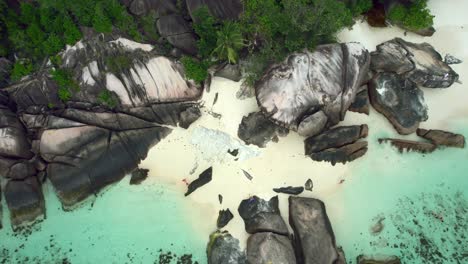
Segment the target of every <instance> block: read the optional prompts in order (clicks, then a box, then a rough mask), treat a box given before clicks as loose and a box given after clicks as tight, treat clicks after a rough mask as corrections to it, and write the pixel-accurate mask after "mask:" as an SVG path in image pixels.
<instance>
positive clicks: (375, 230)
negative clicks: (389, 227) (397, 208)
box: [370, 216, 385, 235]
mask: <svg viewBox="0 0 468 264" xmlns="http://www.w3.org/2000/svg"><path fill="white" fill-rule="evenodd" d="M384 220H385V217H383V216H381V217H378V218H377V219H376V223H375V224H374V225H372V227H371V229H370V231H371V234H373V235H377V234H380V233H381V232H382V230H383V229H384V227H385V225H384V223H383V221H384Z"/></svg>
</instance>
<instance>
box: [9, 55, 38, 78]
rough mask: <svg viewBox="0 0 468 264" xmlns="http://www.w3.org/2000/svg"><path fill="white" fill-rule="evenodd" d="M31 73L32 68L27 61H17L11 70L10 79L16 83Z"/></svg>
mask: <svg viewBox="0 0 468 264" xmlns="http://www.w3.org/2000/svg"><path fill="white" fill-rule="evenodd" d="M32 71H33V66H32V64H31V62H30V61H29V60H17V61H16V62H15V64H14V65H13V69H12V70H11V77H10V78H11V79H12V80H13V81H18V80H20V79H21V78H22V77H24V76H26V75H28V74H30V73H31V72H32Z"/></svg>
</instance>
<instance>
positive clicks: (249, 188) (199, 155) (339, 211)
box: [141, 0, 468, 246]
mask: <svg viewBox="0 0 468 264" xmlns="http://www.w3.org/2000/svg"><path fill="white" fill-rule="evenodd" d="M429 5H430V8H431V10H432V12H433V14H434V15H435V28H436V30H437V32H436V33H435V34H434V36H433V37H429V38H427V37H421V36H418V35H415V34H412V33H407V35H405V33H404V31H403V30H401V29H399V28H396V27H389V28H371V27H370V26H369V25H368V24H367V23H366V22H358V23H356V25H354V27H353V28H352V29H351V30H344V31H343V32H341V33H340V34H339V40H340V41H341V42H352V41H354V42H361V43H362V44H364V45H365V47H366V48H367V49H368V50H369V51H373V50H375V47H376V45H378V44H380V43H382V42H384V41H387V40H390V39H392V38H395V37H401V38H404V39H405V40H408V41H412V42H417V43H420V42H428V43H430V44H432V45H433V46H434V47H435V48H436V50H437V51H439V52H440V53H441V55H442V56H445V54H446V53H450V54H452V55H454V56H455V57H458V58H460V59H462V60H464V61H465V63H463V64H459V65H453V66H452V67H453V69H454V70H455V71H456V72H458V73H459V74H460V81H461V82H464V81H465V83H466V84H459V83H456V84H454V85H453V86H452V87H450V88H449V89H423V90H424V95H425V99H426V103H427V104H428V106H429V120H428V121H427V122H425V123H422V125H421V127H423V128H432V129H450V128H452V126H451V124H452V123H451V121H453V120H456V119H457V118H463V117H466V116H467V115H468V104H467V103H466V100H467V99H466V95H467V92H466V86H467V85H468V79H466V80H465V78H467V77H466V74H467V73H468V49H467V48H466V45H467V44H468V18H467V17H466V14H465V12H464V11H463V10H468V1H464V0H451V1H441V0H433V1H430V3H429ZM239 87H240V82H239V83H235V82H232V81H230V80H226V79H222V78H214V80H213V82H212V84H211V91H210V92H209V93H205V94H204V95H203V98H202V101H203V102H204V106H205V107H204V113H203V116H202V117H201V118H200V119H199V120H198V121H196V122H195V123H194V124H192V126H191V127H190V128H189V129H188V130H183V129H175V130H174V131H173V132H172V133H171V134H170V135H169V136H168V137H167V138H166V139H165V140H164V141H163V142H161V143H159V144H158V145H156V146H155V147H154V148H152V149H151V151H150V152H149V154H148V157H147V159H146V160H144V161H143V162H142V164H141V167H143V168H149V169H150V178H149V181H153V182H162V183H167V184H172V185H174V186H176V187H177V188H179V189H180V194H181V195H183V193H184V192H185V190H186V184H185V183H184V182H183V179H187V180H188V181H189V182H190V181H193V180H194V179H196V177H198V175H199V174H200V173H201V172H202V171H204V170H205V169H207V168H209V167H210V166H213V180H212V182H210V183H209V184H207V185H206V186H203V187H202V188H200V189H198V190H197V191H195V192H194V193H193V194H191V195H190V196H188V197H187V198H186V199H187V200H188V201H190V202H189V203H188V204H189V205H190V207H192V208H190V212H191V213H192V214H193V215H192V216H191V217H192V220H193V221H192V223H193V225H194V227H195V229H196V230H198V231H200V236H201V237H204V238H206V239H208V235H209V233H211V232H212V231H214V230H215V228H216V218H217V215H218V210H220V209H222V208H230V210H231V211H232V212H233V214H234V215H235V217H234V219H233V221H231V222H230V223H229V224H228V226H227V227H226V229H227V230H229V231H230V232H231V233H232V234H233V235H234V236H235V237H237V238H239V239H240V241H241V244H242V245H243V246H244V245H245V242H246V238H247V235H248V234H247V233H246V232H245V231H244V225H243V222H242V219H241V218H240V216H239V215H238V213H237V208H238V206H239V203H240V202H241V200H242V199H246V198H248V197H250V196H251V195H258V196H260V197H263V198H270V197H272V196H274V195H276V194H275V193H274V192H273V191H272V188H274V187H283V186H302V185H303V184H304V183H305V182H306V180H307V179H309V178H310V179H312V181H313V183H314V189H313V192H307V191H305V192H304V193H303V194H302V195H303V196H310V197H315V198H320V199H322V200H323V201H324V202H325V204H326V206H327V211H328V214H329V217H330V218H331V221H332V224H335V223H341V222H344V221H345V219H346V218H348V217H350V216H349V215H345V213H344V211H345V208H344V207H345V206H346V205H347V203H346V201H337V199H338V198H337V197H339V194H340V192H341V189H342V188H344V187H343V186H345V185H346V184H347V182H348V181H347V180H348V179H351V178H352V177H355V175H353V169H352V167H353V164H351V165H336V166H332V165H331V164H329V163H325V162H315V161H312V160H311V159H310V158H308V157H306V156H305V155H304V145H303V140H304V138H302V137H301V136H299V135H298V134H297V133H295V132H291V133H289V135H288V136H287V137H284V138H280V140H279V142H278V143H274V142H270V143H269V144H268V146H267V147H266V148H263V149H260V148H257V147H256V146H251V145H250V146H245V145H243V143H242V141H241V140H240V139H238V138H237V129H238V126H239V124H240V122H241V119H242V117H243V116H245V115H247V114H248V113H250V112H254V111H258V107H257V103H256V101H255V99H254V98H250V99H247V100H238V99H236V96H235V94H236V92H237V90H238V89H239ZM216 94H218V97H219V99H218V101H217V103H216V104H215V105H214V106H212V103H213V100H214V97H215V95H216ZM208 111H212V112H215V113H218V114H220V115H221V118H219V119H218V118H215V117H213V116H212V115H210V114H209V113H208ZM350 124H368V125H369V128H370V139H369V152H368V153H367V154H366V156H365V157H364V158H362V159H360V160H357V161H355V162H354V163H360V162H362V160H365V159H370V157H372V155H373V154H375V153H376V152H375V151H374V148H382V147H378V144H377V143H376V142H375V141H372V138H373V137H372V135H373V133H377V132H379V133H380V132H382V131H384V133H385V135H386V136H397V133H396V131H395V129H394V128H393V127H392V126H391V125H390V123H389V122H388V121H387V120H386V119H385V118H383V116H382V115H380V114H379V113H377V112H376V111H375V110H373V109H372V110H371V114H370V116H366V115H362V114H356V113H351V112H348V113H347V116H346V120H345V121H344V122H342V123H340V124H339V125H350ZM204 128H206V129H210V130H213V131H211V132H212V133H206V132H207V131H208V130H204ZM224 133H225V134H224ZM226 135H229V137H227V136H226ZM200 136H201V138H200ZM203 136H204V138H203ZM412 137H415V136H414V135H413V136H408V138H412ZM194 144H195V145H194ZM239 144H240V145H242V147H241V148H240V150H239V156H240V158H239V160H237V161H236V160H234V157H233V156H231V155H230V154H228V153H227V151H226V150H227V149H228V148H229V146H234V147H235V146H239ZM385 150H386V151H389V152H392V153H394V154H395V151H394V150H393V149H391V148H390V147H388V148H387V147H385ZM244 158H245V159H244ZM243 159H244V160H243ZM242 169H243V170H246V171H247V172H249V173H250V174H251V175H252V176H253V180H252V181H249V180H248V179H247V178H246V177H245V176H244V174H243V172H242ZM192 170H194V173H193V174H190V172H191V171H192ZM342 179H344V180H345V182H343V183H342V184H340V181H341V180H342ZM218 194H221V195H222V196H223V197H224V200H223V204H222V205H220V204H219V202H218ZM287 197H288V196H287V195H282V194H280V195H279V198H280V209H281V211H282V215H283V217H284V218H285V219H286V221H287V218H288V213H287V212H288V210H287ZM332 201H333V202H332ZM155 202H157V201H155ZM366 224H367V223H366ZM336 230H337V228H336V227H335V232H337V231H336ZM337 236H338V239H337V243H338V244H340V240H339V238H340V237H342V234H337Z"/></svg>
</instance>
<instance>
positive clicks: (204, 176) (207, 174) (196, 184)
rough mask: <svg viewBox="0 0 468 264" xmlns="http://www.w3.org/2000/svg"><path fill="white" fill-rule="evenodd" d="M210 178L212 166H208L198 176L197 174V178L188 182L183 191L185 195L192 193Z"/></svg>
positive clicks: (211, 176)
mask: <svg viewBox="0 0 468 264" xmlns="http://www.w3.org/2000/svg"><path fill="white" fill-rule="evenodd" d="M212 178H213V167H209V168H208V169H206V170H205V171H204V172H202V173H201V174H200V176H198V179H196V180H194V181H193V182H191V183H190V184H189V186H188V190H187V192H186V193H185V196H188V195H189V194H191V193H193V192H194V191H195V190H197V189H198V188H200V187H202V186H203V185H205V184H207V183H209V182H210V181H211V179H212Z"/></svg>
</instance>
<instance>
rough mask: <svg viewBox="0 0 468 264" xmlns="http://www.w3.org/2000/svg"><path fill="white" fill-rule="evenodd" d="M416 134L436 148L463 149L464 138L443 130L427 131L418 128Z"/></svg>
mask: <svg viewBox="0 0 468 264" xmlns="http://www.w3.org/2000/svg"><path fill="white" fill-rule="evenodd" d="M416 133H417V135H418V136H420V137H423V138H425V139H428V140H430V141H431V142H432V143H434V144H435V145H437V146H447V147H455V148H464V147H465V137H464V136H463V135H460V134H454V133H452V132H448V131H443V130H435V129H430V130H427V129H422V128H418V130H417V131H416Z"/></svg>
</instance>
